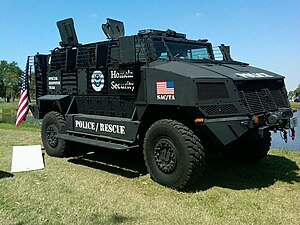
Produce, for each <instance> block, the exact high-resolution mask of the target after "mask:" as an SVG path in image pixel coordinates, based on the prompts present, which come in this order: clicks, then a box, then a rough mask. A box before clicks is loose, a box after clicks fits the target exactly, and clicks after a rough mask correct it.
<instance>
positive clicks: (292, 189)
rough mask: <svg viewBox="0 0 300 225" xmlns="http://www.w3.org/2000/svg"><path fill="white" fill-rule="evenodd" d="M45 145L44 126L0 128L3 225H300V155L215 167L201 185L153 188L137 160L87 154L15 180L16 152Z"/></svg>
mask: <svg viewBox="0 0 300 225" xmlns="http://www.w3.org/2000/svg"><path fill="white" fill-rule="evenodd" d="M30 144H41V137H40V130H39V128H38V126H34V125H24V124H21V126H20V127H19V128H18V129H15V128H14V125H8V124H3V123H2V124H1V123H0V224H299V221H300V213H299V209H300V171H299V167H300V152H296V151H283V150H271V151H270V153H269V155H268V156H267V157H266V158H265V159H264V160H263V161H261V162H260V163H258V164H257V165H255V166H254V165H243V164H237V163H232V162H227V161H225V160H224V158H223V157H220V156H215V157H211V158H209V160H208V165H207V172H206V175H205V177H204V178H203V180H202V183H200V184H197V185H196V186H195V187H194V190H193V191H192V192H187V193H185V192H178V191H175V190H172V189H169V188H165V187H163V186H160V185H158V184H156V183H154V182H153V181H152V180H151V179H150V177H149V174H147V173H146V172H145V167H144V166H143V162H142V160H141V159H140V157H137V156H136V154H135V153H134V152H111V151H105V150H96V149H95V148H94V147H81V148H82V149H84V150H86V151H89V152H88V153H85V154H82V155H79V156H77V157H70V158H53V157H49V156H47V155H45V169H44V170H39V171H31V172H22V173H15V174H11V173H9V171H10V166H11V151H12V146H13V145H30Z"/></svg>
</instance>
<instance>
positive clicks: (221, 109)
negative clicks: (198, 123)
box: [200, 104, 238, 116]
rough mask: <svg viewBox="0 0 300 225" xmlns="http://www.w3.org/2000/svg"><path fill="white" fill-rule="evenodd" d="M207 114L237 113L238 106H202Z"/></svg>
mask: <svg viewBox="0 0 300 225" xmlns="http://www.w3.org/2000/svg"><path fill="white" fill-rule="evenodd" d="M200 108H201V109H202V110H203V111H204V112H205V113H206V114H207V115H210V116H213V115H235V114H238V110H237V108H236V107H235V106H234V105H233V104H220V105H204V106H201V107H200Z"/></svg>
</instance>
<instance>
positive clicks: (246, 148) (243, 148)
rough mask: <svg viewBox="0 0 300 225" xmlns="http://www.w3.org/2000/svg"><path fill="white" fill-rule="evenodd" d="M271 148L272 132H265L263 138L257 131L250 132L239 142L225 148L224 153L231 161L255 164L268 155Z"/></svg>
mask: <svg viewBox="0 0 300 225" xmlns="http://www.w3.org/2000/svg"><path fill="white" fill-rule="evenodd" d="M270 146H271V133H270V131H266V132H264V135H263V137H261V136H260V135H259V134H258V133H257V131H249V132H247V133H246V134H244V135H243V136H242V137H241V138H239V139H238V140H236V141H234V142H233V143H231V144H229V145H228V146H227V147H226V148H225V151H224V153H225V155H226V156H228V157H229V158H230V159H233V160H236V161H241V162H248V163H255V162H258V161H260V160H261V159H263V158H264V157H265V156H266V155H267V154H268V151H269V150H270Z"/></svg>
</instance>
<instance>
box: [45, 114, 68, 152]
mask: <svg viewBox="0 0 300 225" xmlns="http://www.w3.org/2000/svg"><path fill="white" fill-rule="evenodd" d="M66 129H67V123H66V121H65V119H64V117H63V116H62V115H61V114H60V113H58V112H54V111H53V112H49V113H47V114H46V115H45V117H44V119H43V123H42V129H41V135H42V141H43V145H44V147H45V149H46V152H47V154H48V155H50V156H56V157H62V156H64V155H65V154H66V152H67V150H68V144H69V143H68V142H66V141H64V140H62V139H58V138H57V134H59V133H63V132H64V131H65V130H66Z"/></svg>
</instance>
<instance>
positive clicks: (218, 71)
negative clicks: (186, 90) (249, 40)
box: [149, 61, 284, 80]
mask: <svg viewBox="0 0 300 225" xmlns="http://www.w3.org/2000/svg"><path fill="white" fill-rule="evenodd" d="M149 67H150V68H153V69H158V70H163V71H168V72H172V73H176V74H179V75H182V76H185V77H189V78H194V79H196V78H230V79H233V80H260V79H282V78H284V77H283V76H282V75H279V74H275V73H273V72H270V71H267V70H263V69H259V68H256V67H252V66H249V65H247V64H241V63H236V64H233V63H223V62H222V63H218V64H215V63H194V62H185V61H156V62H153V63H150V64H149Z"/></svg>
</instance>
